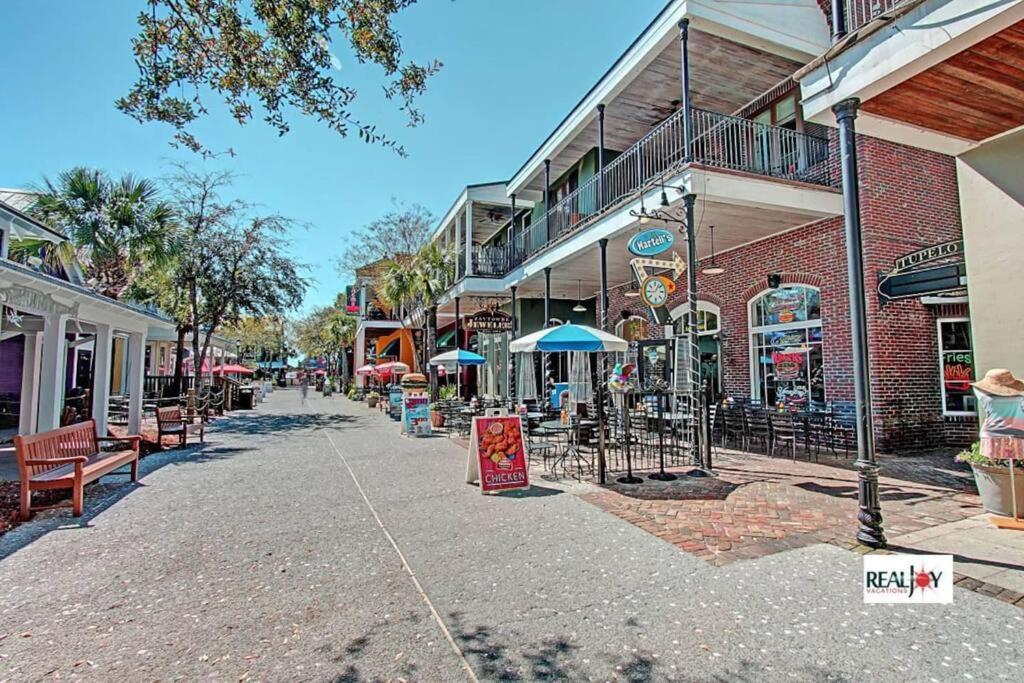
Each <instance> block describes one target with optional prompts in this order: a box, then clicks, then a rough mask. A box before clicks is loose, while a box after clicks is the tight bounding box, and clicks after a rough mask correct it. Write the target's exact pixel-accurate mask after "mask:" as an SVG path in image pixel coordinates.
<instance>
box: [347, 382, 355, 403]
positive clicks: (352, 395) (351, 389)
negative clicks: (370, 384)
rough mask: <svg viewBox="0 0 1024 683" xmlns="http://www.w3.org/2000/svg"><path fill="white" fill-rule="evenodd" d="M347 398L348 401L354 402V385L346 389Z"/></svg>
mask: <svg viewBox="0 0 1024 683" xmlns="http://www.w3.org/2000/svg"><path fill="white" fill-rule="evenodd" d="M347 396H348V397H349V399H350V400H352V401H354V400H356V387H355V385H352V386H350V387H349V388H348V394H347Z"/></svg>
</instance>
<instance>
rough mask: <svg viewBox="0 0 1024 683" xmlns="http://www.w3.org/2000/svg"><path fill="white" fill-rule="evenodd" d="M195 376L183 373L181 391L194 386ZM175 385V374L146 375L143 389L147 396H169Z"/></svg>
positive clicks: (183, 391)
mask: <svg viewBox="0 0 1024 683" xmlns="http://www.w3.org/2000/svg"><path fill="white" fill-rule="evenodd" d="M194 381H195V377H193V376H192V375H183V376H182V377H181V393H185V392H186V391H187V390H189V389H191V388H192V383H193V382H194ZM173 385H174V375H146V377H145V378H144V379H143V381H142V391H143V394H145V395H146V396H167V395H168V392H170V390H171V389H170V388H171V387H172V386H173Z"/></svg>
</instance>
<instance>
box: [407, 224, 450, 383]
mask: <svg viewBox="0 0 1024 683" xmlns="http://www.w3.org/2000/svg"><path fill="white" fill-rule="evenodd" d="M453 265H454V261H453V253H452V252H450V251H448V250H445V249H442V248H440V247H439V246H437V244H428V245H426V246H424V247H422V248H421V249H420V250H419V252H417V254H416V258H415V259H413V265H412V280H413V290H414V291H415V293H416V296H417V298H418V299H419V301H420V303H421V304H422V305H423V307H424V308H425V309H426V312H427V343H426V347H427V348H426V356H427V359H430V358H433V357H434V355H435V353H436V352H437V301H438V298H439V297H440V296H441V295H442V294H444V292H445V290H446V289H447V288H448V283H449V282H451V279H452V278H451V275H452V273H451V271H452V268H453ZM430 391H431V395H432V396H436V394H437V368H436V367H433V366H432V367H431V368H430Z"/></svg>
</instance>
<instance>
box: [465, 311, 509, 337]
mask: <svg viewBox="0 0 1024 683" xmlns="http://www.w3.org/2000/svg"><path fill="white" fill-rule="evenodd" d="M462 324H463V326H464V327H465V328H466V329H467V330H470V331H473V332H511V331H512V316H510V315H509V314H508V313H506V312H504V311H499V310H496V309H484V310H482V311H478V312H476V313H474V314H473V315H471V316H469V317H468V318H465V319H463V321H462Z"/></svg>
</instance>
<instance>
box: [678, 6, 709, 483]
mask: <svg viewBox="0 0 1024 683" xmlns="http://www.w3.org/2000/svg"><path fill="white" fill-rule="evenodd" d="M684 21H685V20H684ZM696 200H697V195H695V194H693V193H689V194H686V195H684V196H683V203H684V204H685V205H686V302H687V303H688V304H689V306H690V312H689V313H688V314H687V325H688V326H689V334H688V336H687V343H688V344H689V345H690V377H689V378H688V381H687V385H688V386H689V388H690V392H691V393H690V401H691V405H692V406H693V414H694V415H703V414H704V413H703V403H704V401H703V400H702V399H703V396H702V395H701V391H700V345H699V342H698V339H697V263H698V261H699V259H698V258H697V219H696V216H695V215H694V213H695V212H694V203H695V202H696ZM701 422H703V420H702V421H701ZM702 431H703V430H702V429H697V430H696V431H694V439H693V441H694V443H693V464H694V465H695V466H697V467H701V468H703V467H707V466H708V463H706V462H705V461H704V454H703V452H702V451H701V444H702V443H704V437H705V435H704V434H703V433H701V432H702ZM708 469H710V467H708Z"/></svg>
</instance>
